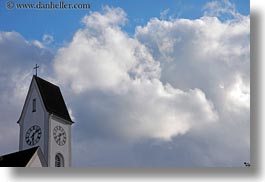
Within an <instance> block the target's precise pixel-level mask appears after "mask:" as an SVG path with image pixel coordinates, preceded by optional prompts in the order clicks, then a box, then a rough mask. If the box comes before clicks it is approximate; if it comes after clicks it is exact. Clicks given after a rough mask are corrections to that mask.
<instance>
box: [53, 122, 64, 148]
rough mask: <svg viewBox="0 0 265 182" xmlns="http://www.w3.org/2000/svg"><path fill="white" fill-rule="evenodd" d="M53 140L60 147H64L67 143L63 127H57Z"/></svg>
mask: <svg viewBox="0 0 265 182" xmlns="http://www.w3.org/2000/svg"><path fill="white" fill-rule="evenodd" d="M53 138H54V140H55V142H56V143H57V144H58V145H64V144H65V142H66V133H65V131H64V129H63V128H62V127H61V126H55V127H54V129H53Z"/></svg>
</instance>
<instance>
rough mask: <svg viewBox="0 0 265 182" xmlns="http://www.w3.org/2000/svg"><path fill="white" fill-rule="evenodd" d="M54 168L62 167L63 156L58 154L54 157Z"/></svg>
mask: <svg viewBox="0 0 265 182" xmlns="http://www.w3.org/2000/svg"><path fill="white" fill-rule="evenodd" d="M55 167H64V159H63V155H62V154H60V153H58V154H56V155H55Z"/></svg>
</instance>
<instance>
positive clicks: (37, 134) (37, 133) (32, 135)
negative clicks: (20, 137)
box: [25, 125, 41, 145]
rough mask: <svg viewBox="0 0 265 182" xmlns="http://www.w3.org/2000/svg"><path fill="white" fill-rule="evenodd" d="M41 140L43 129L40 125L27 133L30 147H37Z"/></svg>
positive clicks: (26, 138) (31, 128)
mask: <svg viewBox="0 0 265 182" xmlns="http://www.w3.org/2000/svg"><path fill="white" fill-rule="evenodd" d="M40 138H41V128H40V127H39V126H38V125H34V126H32V127H30V128H29V129H28V131H27V133H26V137H25V140H26V142H27V144H28V145H35V144H36V143H38V142H39V140H40Z"/></svg>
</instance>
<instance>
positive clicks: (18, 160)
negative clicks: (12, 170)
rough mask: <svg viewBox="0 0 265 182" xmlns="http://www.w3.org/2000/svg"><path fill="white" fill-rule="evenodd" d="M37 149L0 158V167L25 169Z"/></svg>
mask: <svg viewBox="0 0 265 182" xmlns="http://www.w3.org/2000/svg"><path fill="white" fill-rule="evenodd" d="M37 150H38V147H33V148H30V149H26V150H22V151H19V152H14V153H11V154H7V155H3V156H0V167H26V166H27V164H28V163H29V161H30V159H31V158H32V156H33V155H34V154H35V152H36V151H37Z"/></svg>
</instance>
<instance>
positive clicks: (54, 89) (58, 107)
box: [34, 76, 73, 123]
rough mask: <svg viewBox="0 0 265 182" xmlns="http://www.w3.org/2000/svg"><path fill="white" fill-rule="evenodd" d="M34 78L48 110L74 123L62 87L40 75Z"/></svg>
mask: <svg viewBox="0 0 265 182" xmlns="http://www.w3.org/2000/svg"><path fill="white" fill-rule="evenodd" d="M34 79H35V80H36V82H37V85H38V88H39V90H40V94H41V97H42V100H43V102H44V105H45V108H46V109H47V111H48V112H49V113H51V114H55V115H56V116H59V117H61V118H63V119H65V120H67V121H70V122H71V123H73V121H72V120H71V118H70V115H69V113H68V110H67V107H66V105H65V102H64V99H63V96H62V93H61V91H60V88H59V87H58V86H56V85H54V84H52V83H50V82H48V81H46V80H43V79H42V78H40V77H37V76H34Z"/></svg>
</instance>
